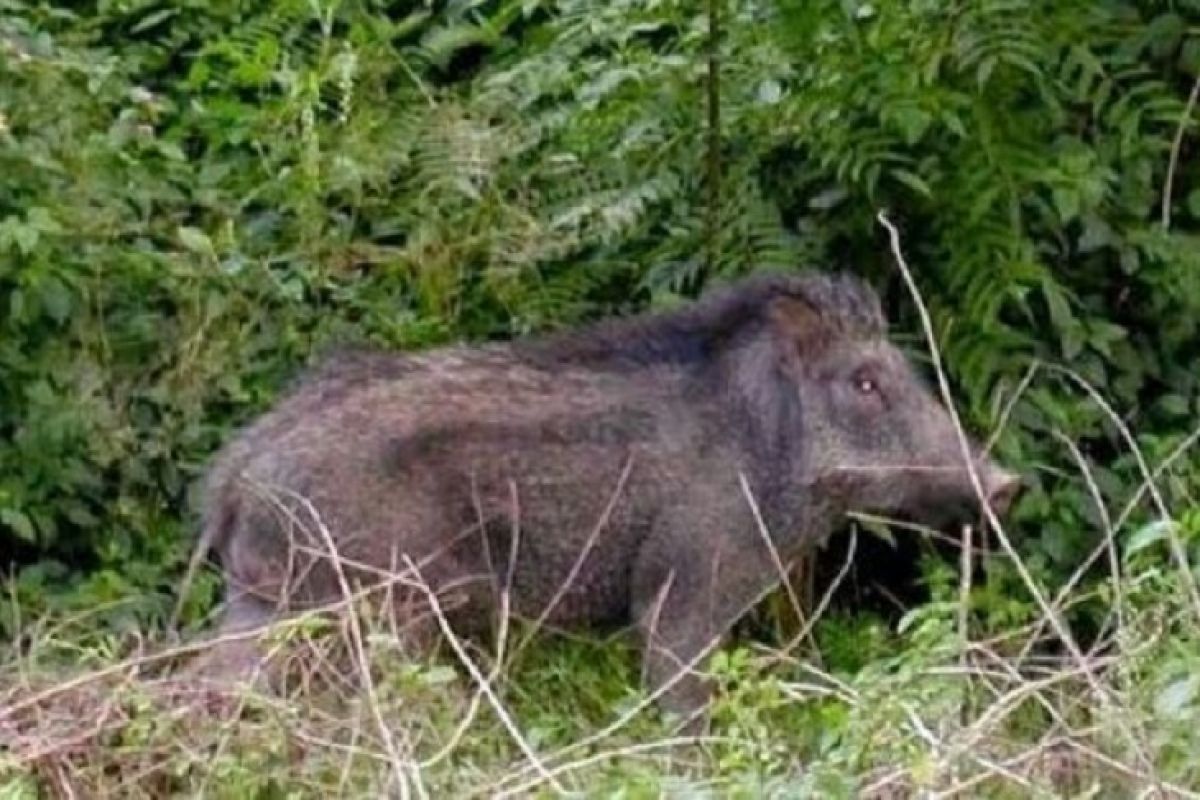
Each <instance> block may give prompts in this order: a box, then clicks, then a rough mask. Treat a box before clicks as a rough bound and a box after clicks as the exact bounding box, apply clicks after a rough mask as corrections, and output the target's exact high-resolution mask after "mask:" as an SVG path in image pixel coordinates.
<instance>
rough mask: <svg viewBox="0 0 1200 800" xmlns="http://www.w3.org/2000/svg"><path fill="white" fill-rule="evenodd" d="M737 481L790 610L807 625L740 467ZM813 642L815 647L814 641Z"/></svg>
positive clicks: (777, 551) (785, 568)
mask: <svg viewBox="0 0 1200 800" xmlns="http://www.w3.org/2000/svg"><path fill="white" fill-rule="evenodd" d="M738 482H739V483H740V484H741V487H742V495H743V496H744V497H745V498H746V502H747V503H748V504H749V505H750V513H751V514H753V515H754V524H755V526H756V527H757V528H758V533H759V535H760V536H761V537H762V540H763V544H765V545H766V546H767V551H768V552H769V553H770V554H771V563H773V564H774V565H775V571H776V572H778V573H779V580H780V582H782V583H783V588H784V591H786V592H787V596H788V600H789V601H790V602H791V604H792V611H794V612H795V614H796V619H798V620H799V621H800V624H801V625H802V626H804V627H808V626H807V625H806V622H807V620H808V615H807V614H805V613H804V609H803V607H802V606H801V605H800V598H798V597H797V596H796V590H795V589H793V588H792V581H791V579H790V578H789V577H788V571H787V567H785V566H784V564H783V559H782V558H780V557H779V550H778V548H776V547H775V542H774V541H772V540H771V532H770V531H769V530H767V524H766V523H765V522H763V518H762V512H760V511H759V509H758V503H757V502H756V501H755V499H754V493H753V492H752V491H751V490H750V482H749V481H747V480H746V475H745V473H743V472H742V471H741V470H740V469H739V470H738ZM813 644H814V647H815V642H814V643H813Z"/></svg>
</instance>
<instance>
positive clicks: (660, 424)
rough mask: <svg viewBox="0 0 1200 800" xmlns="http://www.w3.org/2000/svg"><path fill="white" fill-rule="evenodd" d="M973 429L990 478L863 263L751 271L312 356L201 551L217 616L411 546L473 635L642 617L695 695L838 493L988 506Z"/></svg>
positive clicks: (221, 491) (323, 597)
mask: <svg viewBox="0 0 1200 800" xmlns="http://www.w3.org/2000/svg"><path fill="white" fill-rule="evenodd" d="M971 447H972V448H974V452H975V453H976V455H975V456H974V458H975V459H976V463H975V465H974V468H975V474H976V475H977V476H978V479H979V482H980V485H981V486H982V487H983V489H984V491H983V494H984V497H983V498H980V496H979V495H978V494H977V492H976V491H975V489H974V488H973V486H974V485H973V483H972V481H971V479H970V472H969V469H968V465H967V462H966V460H965V459H964V457H963V450H962V446H961V444H960V440H959V438H958V436H957V434H956V430H955V428H954V426H953V424H952V421H951V418H950V416H949V415H948V413H947V412H946V410H945V409H944V408H943V407H942V406H941V405H940V404H939V403H938V402H937V401H936V400H935V398H934V397H933V396H932V394H931V393H930V392H929V391H928V389H927V388H926V387H925V386H924V385H923V384H922V382H921V381H920V380H919V379H918V377H917V376H916V374H915V373H914V371H913V369H912V368H911V366H910V364H909V363H908V362H907V361H906V359H905V357H904V356H903V355H902V354H901V352H900V351H899V350H898V349H897V348H896V347H895V346H893V345H892V344H890V343H889V342H888V340H887V338H886V324H885V319H884V315H883V313H882V310H881V307H880V303H879V299H878V297H877V296H876V294H875V293H874V292H873V291H872V290H871V289H870V288H868V287H867V286H866V285H865V284H864V283H862V282H861V281H860V280H858V279H855V278H853V277H850V276H846V275H827V274H818V273H792V274H769V275H757V276H752V277H749V278H745V279H742V280H740V281H737V282H734V283H731V284H729V285H726V286H724V287H723V288H720V289H718V290H715V291H712V292H709V293H707V294H705V295H704V296H703V297H702V298H701V299H700V300H698V301H696V302H694V303H693V304H691V305H688V306H685V307H683V308H681V309H678V310H670V311H666V312H660V313H655V314H646V315H641V316H633V317H630V318H626V319H621V320H610V321H607V322H602V323H599V324H595V325H592V326H590V327H586V328H584V329H582V330H578V331H575V332H568V333H558V334H551V335H547V336H542V337H536V338H530V339H526V340H521V341H516V342H508V343H492V344H487V345H481V346H452V347H445V348H441V349H435V350H431V351H429V352H426V353H423V354H397V353H388V352H375V351H369V350H361V351H352V352H344V353H340V354H337V355H334V356H332V357H330V358H327V359H326V360H325V362H324V363H323V365H321V366H319V367H317V368H316V369H315V370H314V371H313V372H312V373H311V374H310V375H309V376H308V377H307V378H305V379H304V380H302V381H301V382H300V383H299V384H298V385H297V386H296V388H295V389H294V390H292V391H291V392H290V393H289V394H287V396H285V397H284V398H283V399H282V400H281V402H279V403H278V405H277V406H276V407H275V408H274V409H273V410H271V411H270V412H269V413H267V414H265V415H264V416H262V417H261V418H260V419H259V420H257V421H256V422H254V423H253V424H251V425H250V426H249V427H248V428H246V429H245V430H244V431H243V432H242V433H241V434H240V435H238V436H236V437H235V438H234V439H233V440H232V441H231V442H230V443H229V444H228V446H227V447H225V449H224V450H223V451H222V452H221V453H219V454H218V456H217V457H216V459H215V462H214V464H213V466H212V467H211V470H210V473H209V475H208V478H207V483H206V500H205V504H204V526H205V527H204V529H203V532H202V534H201V539H202V546H201V548H200V549H199V550H198V552H197V554H198V555H200V554H202V553H203V552H204V551H205V549H206V548H209V547H211V548H212V549H213V550H215V552H216V554H217V555H218V556H219V559H220V562H221V564H222V567H223V571H224V575H225V578H226V582H227V589H226V591H227V601H228V602H227V607H226V609H225V611H224V618H223V622H222V626H221V630H223V631H236V630H242V629H245V628H246V627H247V626H250V625H256V624H259V623H262V622H264V621H266V620H269V619H272V618H274V617H276V616H278V615H280V614H287V613H290V612H295V611H296V610H297V609H300V608H304V607H310V606H313V605H316V604H323V603H330V602H334V601H338V600H340V599H342V597H343V594H344V591H345V589H346V588H347V586H349V585H350V584H349V581H353V582H355V585H359V584H367V583H371V582H375V583H380V582H381V581H386V580H387V578H388V576H389V575H393V576H394V575H395V574H396V573H398V572H404V570H405V568H406V567H407V566H413V567H415V575H416V576H417V577H419V580H420V582H422V583H423V584H424V585H426V586H427V587H428V588H429V589H431V590H432V592H434V593H435V594H437V595H441V596H443V597H444V598H445V602H444V613H445V614H446V619H447V620H448V621H449V622H450V623H451V624H452V626H453V627H454V628H455V629H456V630H460V631H464V632H467V633H471V632H478V631H479V629H480V628H481V622H486V621H487V620H489V619H492V618H493V616H494V614H495V613H496V611H497V609H498V608H499V607H500V599H501V597H502V596H503V597H504V598H505V599H506V600H507V601H508V605H507V607H508V608H510V609H511V612H512V613H513V614H515V615H518V616H522V617H525V618H530V619H537V620H540V621H541V622H543V623H545V624H548V625H551V626H555V627H570V626H576V625H584V624H602V623H617V624H631V625H633V626H634V627H635V628H636V630H637V631H638V633H639V635H640V641H641V642H642V646H643V648H644V649H643V668H644V676H645V681H646V684H647V688H649V689H651V690H657V689H660V688H663V687H665V686H666V684H667V682H669V681H672V680H674V681H675V682H674V683H673V685H671V686H670V687H669V689H668V690H666V691H665V692H663V694H662V696H661V698H660V701H661V703H662V705H663V707H664V708H666V709H667V710H670V711H674V712H679V713H683V714H689V713H691V712H696V711H702V710H703V708H704V707H705V705H706V702H707V698H708V687H707V684H706V683H705V681H704V680H703V679H702V677H700V676H699V675H698V674H697V673H696V671H695V670H692V669H683V668H684V667H687V666H689V665H694V664H695V663H696V662H698V661H700V660H701V658H702V657H703V656H704V655H705V654H706V653H707V652H708V651H709V649H710V648H711V647H712V646H714V645H715V644H716V643H718V642H719V641H720V639H721V637H722V636H723V635H724V634H725V633H726V632H727V630H728V629H729V628H730V626H731V625H732V623H734V622H735V621H736V620H737V619H738V618H739V616H740V615H742V614H743V613H744V612H745V611H746V610H748V608H749V607H750V606H752V605H753V604H754V603H755V601H756V600H757V599H758V598H759V597H761V596H762V595H763V594H764V593H765V592H766V591H768V590H769V589H770V588H771V587H773V586H775V585H777V584H778V582H779V581H780V579H781V571H780V568H779V564H780V563H781V562H787V561H790V560H791V559H793V558H795V557H796V556H798V555H800V554H802V553H804V552H805V551H806V549H807V548H810V547H811V546H813V545H814V544H815V543H818V542H820V541H822V540H823V539H824V537H826V536H828V535H829V534H830V533H831V532H832V531H834V530H835V529H836V528H837V527H838V526H839V524H841V523H842V522H843V520H844V518H845V516H846V513H847V512H850V511H864V512H872V513H881V514H903V515H905V516H907V517H909V518H912V519H918V520H919V519H923V518H926V517H927V516H929V515H931V514H936V515H938V516H939V517H944V515H945V513H946V511H947V510H948V509H951V510H956V509H957V510H962V511H964V512H970V511H975V512H977V511H978V510H979V503H980V501H981V499H982V500H985V501H986V502H989V503H990V504H992V506H993V508H994V509H995V510H996V512H997V513H1002V512H1003V511H1004V510H1005V508H1006V507H1007V506H1008V504H1009V503H1010V501H1011V500H1012V499H1013V496H1014V495H1015V493H1016V492H1017V490H1018V485H1019V482H1018V479H1017V477H1016V476H1015V475H1013V474H1011V473H1010V472H1008V471H1006V470H1005V469H1003V468H1002V467H1000V466H999V465H997V464H996V463H994V462H993V461H992V460H991V459H989V458H988V457H987V456H986V455H984V454H982V453H979V451H978V447H977V446H976V445H974V444H972V445H971ZM751 501H753V502H751ZM331 550H334V551H336V553H337V555H338V557H339V559H340V560H341V567H342V569H341V573H342V574H341V575H339V570H338V569H336V568H335V565H334V562H333V559H332V558H331ZM772 551H774V552H772ZM347 576H348V577H347ZM409 577H410V578H412V577H414V574H413V573H412V571H410V573H409ZM343 578H346V581H343ZM392 584H393V586H392V588H395V587H394V584H395V581H394V580H393V581H392ZM502 593H503V594H502ZM426 597H428V595H426ZM411 601H412V595H411V594H409V595H407V596H406V601H405V602H407V603H409V605H407V606H405V607H406V608H411V607H412V606H411ZM396 602H397V604H399V601H396ZM441 606H442V604H441V603H439V607H441ZM223 658H234V656H233V655H232V653H227V654H225V655H223V654H222V651H221V650H220V648H217V649H216V650H214V651H213V652H212V653H211V654H210V656H209V659H208V660H209V663H210V664H213V663H219V662H220V661H221V660H222V659H223Z"/></svg>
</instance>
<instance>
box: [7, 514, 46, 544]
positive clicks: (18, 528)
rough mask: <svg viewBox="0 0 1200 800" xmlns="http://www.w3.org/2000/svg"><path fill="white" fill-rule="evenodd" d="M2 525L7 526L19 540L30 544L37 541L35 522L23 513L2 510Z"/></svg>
mask: <svg viewBox="0 0 1200 800" xmlns="http://www.w3.org/2000/svg"><path fill="white" fill-rule="evenodd" d="M0 524H4V525H7V526H8V527H9V528H11V529H12V531H13V533H15V534H16V535H17V538H19V539H21V540H23V541H26V542H29V543H30V544H32V543H34V542H36V541H37V531H35V530H34V528H33V522H32V521H31V520H30V519H29V517H28V516H26V515H25V513H24V512H22V511H18V510H17V509H15V508H0Z"/></svg>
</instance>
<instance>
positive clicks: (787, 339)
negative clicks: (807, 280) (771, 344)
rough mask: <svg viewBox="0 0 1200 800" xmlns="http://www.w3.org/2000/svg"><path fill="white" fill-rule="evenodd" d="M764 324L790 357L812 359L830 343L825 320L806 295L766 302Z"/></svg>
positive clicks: (790, 295) (781, 297)
mask: <svg viewBox="0 0 1200 800" xmlns="http://www.w3.org/2000/svg"><path fill="white" fill-rule="evenodd" d="M767 323H768V325H769V326H770V329H771V332H772V334H773V335H774V337H775V338H776V340H777V341H778V342H779V343H780V344H781V345H782V350H783V352H784V354H785V356H786V357H787V358H789V359H791V358H795V359H799V360H804V359H807V358H811V357H813V356H815V355H817V354H818V353H820V351H821V350H822V349H823V348H824V347H825V346H826V345H827V344H828V343H829V338H830V336H829V333H830V331H829V323H828V321H827V320H826V319H825V318H824V317H823V316H822V314H821V312H820V311H818V310H817V307H816V306H815V305H814V304H813V303H812V302H811V301H810V300H808V299H807V298H805V297H801V296H798V295H792V294H782V295H779V296H777V297H775V298H774V299H773V300H771V301H770V302H769V303H768V304H767Z"/></svg>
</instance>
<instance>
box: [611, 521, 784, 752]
mask: <svg viewBox="0 0 1200 800" xmlns="http://www.w3.org/2000/svg"><path fill="white" fill-rule="evenodd" d="M730 521H731V522H732V520H730ZM726 530H728V529H726ZM733 530H735V531H737V532H736V533H733V534H724V533H722V534H720V535H718V536H715V537H713V536H706V535H705V533H706V532H707V531H712V528H706V527H704V526H698V525H697V526H694V525H690V524H684V523H683V522H682V521H678V522H675V523H673V524H670V525H669V527H668V528H667V529H666V530H663V531H656V533H655V534H654V535H652V536H651V537H650V538H649V539H648V540H647V541H646V542H645V544H644V545H643V547H642V549H641V551H640V552H639V554H638V560H637V562H636V563H635V565H634V569H633V582H632V585H631V592H632V597H631V603H630V608H631V612H632V614H633V619H634V622H635V623H636V625H637V629H638V633H639V634H640V637H641V643H642V676H643V682H644V684H645V686H646V688H647V689H648V690H649V691H651V692H657V691H659V690H660V689H662V687H663V686H664V685H665V684H667V683H670V684H671V686H670V688H667V689H665V690H664V691H663V693H662V694H661V695H660V696H659V700H658V702H659V705H660V707H661V708H663V709H664V710H666V711H668V712H669V713H673V714H678V715H680V716H682V717H684V718H685V719H686V720H687V721H686V724H685V725H684V728H683V730H684V731H685V732H686V733H688V734H691V735H694V734H698V733H702V732H703V731H704V730H705V729H706V728H707V726H708V715H707V706H708V701H709V699H710V697H711V691H712V689H711V686H710V683H709V681H708V680H707V679H706V678H705V677H704V676H703V675H702V674H700V670H701V669H703V667H704V662H705V661H706V660H707V658H708V656H709V655H710V654H711V653H712V652H713V651H714V650H715V649H716V648H717V647H718V646H719V645H720V643H721V641H722V640H723V639H724V637H725V635H726V633H727V632H728V630H729V628H730V627H731V626H732V625H733V623H734V622H736V621H737V619H738V618H739V617H740V616H742V614H744V613H745V612H746V611H747V610H748V609H749V608H750V607H751V606H752V605H753V604H754V603H755V602H756V601H757V600H758V598H759V597H761V596H762V594H763V593H764V592H765V591H766V590H767V589H769V588H770V587H771V586H772V585H773V584H774V583H776V582H777V581H778V579H779V576H778V571H777V570H776V569H775V568H774V567H773V565H772V561H771V559H770V553H769V551H768V550H767V549H766V546H765V544H764V543H763V541H762V539H761V538H760V537H758V536H757V535H756V534H754V533H752V532H751V531H752V530H753V529H751V528H747V527H745V526H741V525H737V524H736V523H735V524H734V527H733ZM681 673H682V674H681Z"/></svg>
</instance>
